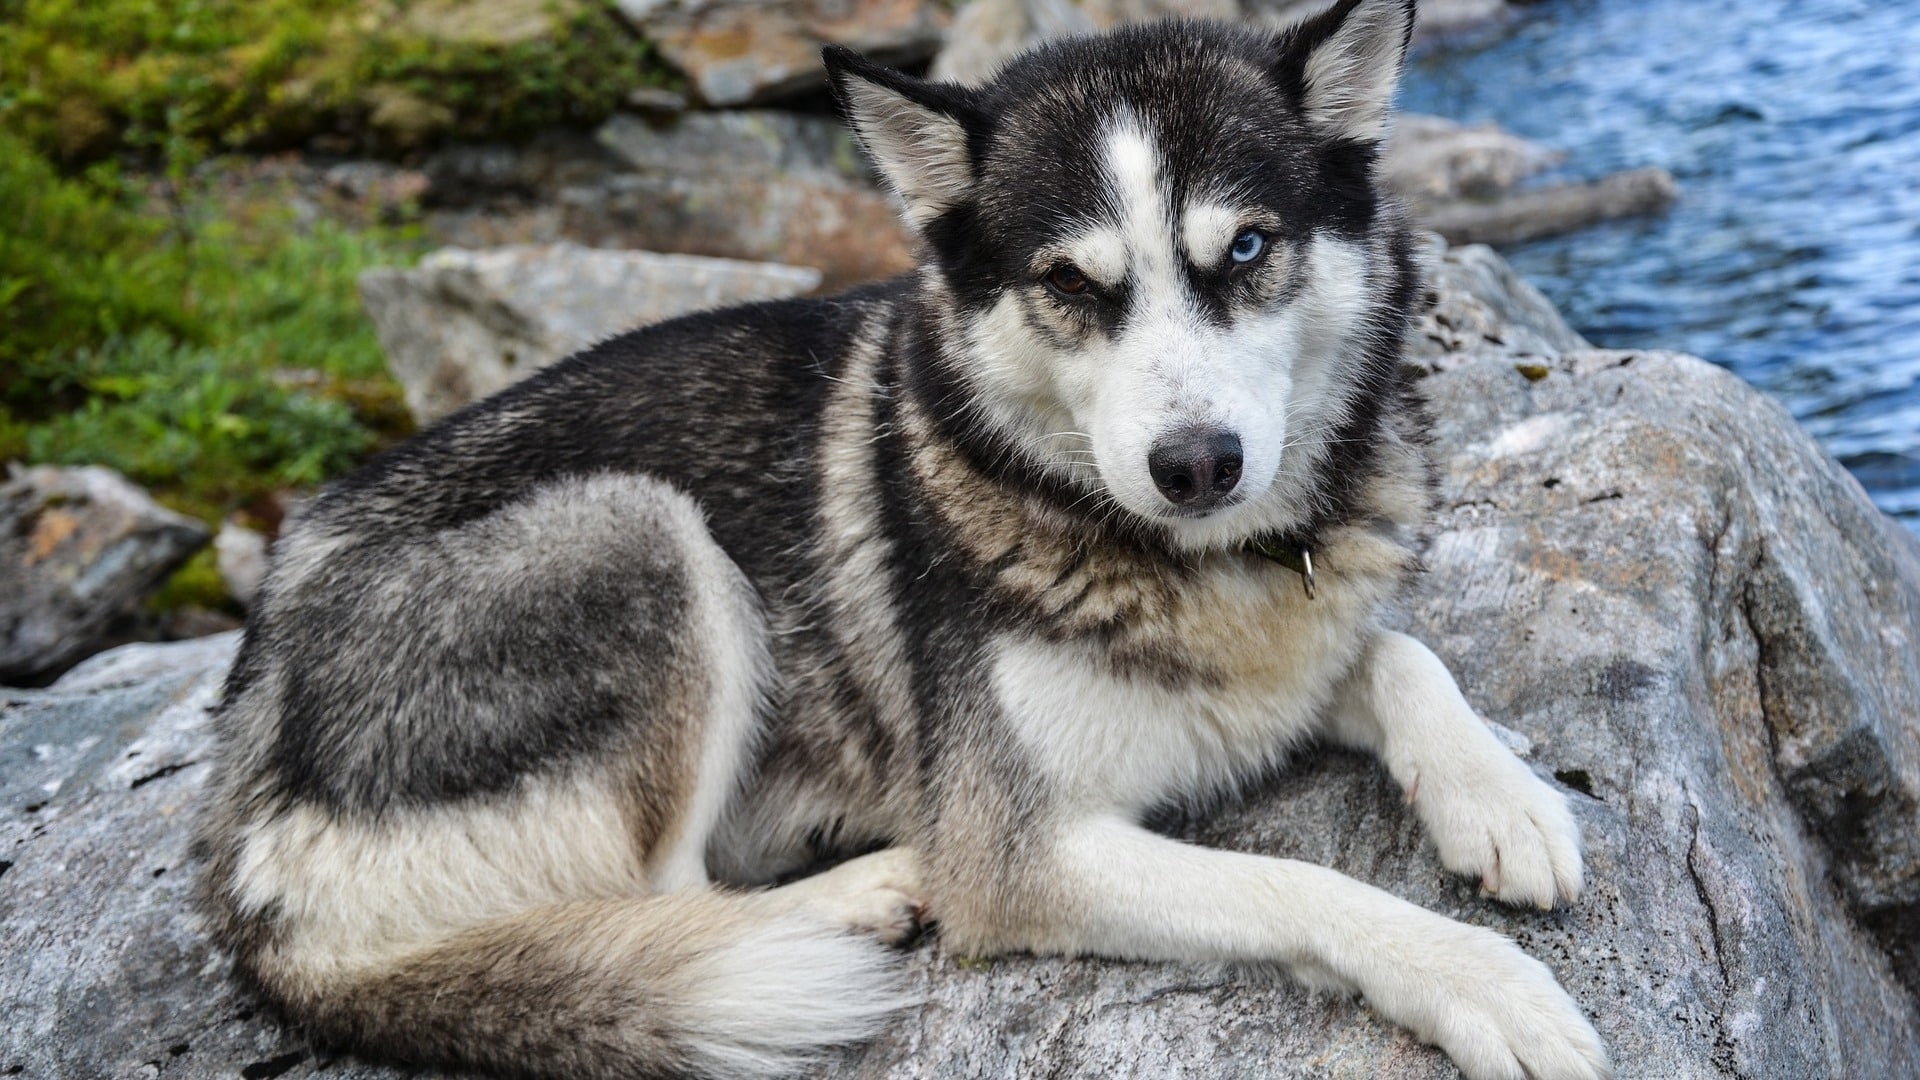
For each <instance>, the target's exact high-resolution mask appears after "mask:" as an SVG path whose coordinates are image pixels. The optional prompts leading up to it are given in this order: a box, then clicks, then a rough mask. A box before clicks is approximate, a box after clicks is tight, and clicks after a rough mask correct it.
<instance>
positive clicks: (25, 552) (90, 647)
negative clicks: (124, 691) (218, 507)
mask: <svg viewBox="0 0 1920 1080" xmlns="http://www.w3.org/2000/svg"><path fill="white" fill-rule="evenodd" d="M208 535H209V534H208V532H207V529H206V526H204V525H202V524H200V523H199V522H198V521H195V520H193V519H192V518H189V517H186V516H185V515H182V514H176V513H174V512H173V511H171V510H168V509H167V508H166V507H164V506H161V505H160V504H159V503H156V502H154V501H153V499H152V498H151V497H149V496H148V495H147V493H146V492H144V491H142V490H140V488H139V487H137V486H135V485H134V484H133V483H131V482H130V481H128V480H127V478H126V477H124V476H121V475H120V474H119V473H117V472H114V471H113V470H112V469H105V468H100V467H98V466H88V467H84V468H75V469H62V468H55V467H52V466H44V465H43V466H38V467H35V468H30V469H23V468H17V467H11V468H10V475H9V477H8V479H7V481H6V482H5V483H4V484H0V683H11V682H27V681H33V680H38V679H41V678H44V677H47V676H50V675H52V674H54V673H57V672H59V671H61V670H63V669H64V668H66V667H68V666H69V665H71V664H73V663H74V662H75V661H78V660H80V659H81V658H83V657H86V656H88V655H90V654H92V653H94V652H97V651H98V650H100V649H101V648H104V647H105V646H106V645H107V644H108V643H109V642H110V641H111V640H112V638H113V637H114V636H115V632H116V623H118V622H119V621H120V620H122V619H124V618H125V617H126V616H129V615H131V614H133V613H134V611H135V610H136V609H137V608H138V607H139V605H140V601H142V600H144V599H145V598H146V596H147V594H148V593H149V592H151V591H153V589H154V588H155V587H157V586H158V585H159V584H160V583H161V582H162V581H164V580H165V579H166V577H167V575H168V574H171V573H172V572H173V571H174V570H175V569H177V568H178V567H179V566H180V564H181V563H183V562H185V561H186V560H187V558H188V557H189V556H191V555H192V554H193V553H194V552H195V551H198V550H199V549H200V547H201V546H202V545H203V544H205V543H206V542H207V538H208ZM120 640H122V641H124V640H126V639H125V638H121V639H120Z"/></svg>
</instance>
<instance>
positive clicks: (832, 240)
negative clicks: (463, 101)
mask: <svg viewBox="0 0 1920 1080" xmlns="http://www.w3.org/2000/svg"><path fill="white" fill-rule="evenodd" d="M426 172H427V175H428V176H429V177H431V179H432V190H433V192H434V198H435V200H436V201H437V202H438V203H439V204H440V205H439V206H438V207H437V208H436V209H435V210H433V211H432V212H431V214H430V215H429V217H428V222H427V224H428V230H429V231H430V232H431V233H432V234H433V235H434V237H435V238H436V239H438V240H440V241H441V242H443V243H447V244H451V245H455V246H462V247H494V246H499V245H502V244H527V243H551V242H553V241H556V240H560V239H571V240H576V241H580V242H584V243H591V244H593V245H594V246H597V247H622V248H636V249H641V250H646V251H673V252H682V253H686V254H692V255H709V256H713V257H716V258H727V259H745V260H751V261H756V262H776V263H784V264H787V265H792V266H811V267H815V268H817V269H819V270H820V271H821V273H822V275H823V278H822V284H823V286H824V287H826V288H831V289H837V288H842V287H845V286H848V285H853V284H857V283H859V282H863V281H872V280H875V279H878V278H884V277H891V276H893V275H895V274H900V273H904V272H906V271H907V270H910V269H912V268H913V265H914V258H913V250H914V240H913V238H912V236H911V235H910V234H909V233H908V232H907V230H906V229H905V227H903V226H902V225H901V224H900V219H899V215H898V214H897V212H896V211H895V210H894V207H893V204H892V203H891V202H890V201H889V200H888V198H887V196H886V195H885V194H883V193H882V192H881V191H880V189H879V188H878V187H877V186H876V183H875V181H874V179H873V177H872V175H871V173H870V172H869V170H868V168H867V164H866V159H865V158H864V157H863V156H862V155H861V154H860V152H859V150H858V148H857V147H856V146H855V144H854V141H853V137H852V136H851V135H850V134H849V133H848V132H847V129H846V126H845V125H844V124H841V123H840V122H839V121H838V120H835V119H832V118H830V117H824V116H811V115H806V114H801V113H790V112H778V111H773V110H763V109H743V110H735V111H728V112H693V113H684V114H680V115H677V116H661V117H656V118H655V119H652V120H643V119H641V118H639V117H637V116H631V115H616V116H615V117H614V118H613V119H611V120H609V121H608V122H607V123H606V124H604V125H602V126H601V128H600V130H599V131H598V132H597V133H596V135H595V138H594V140H586V139H583V138H568V137H562V136H558V135H555V136H550V137H543V138H541V139H539V140H536V141H535V142H534V143H533V144H531V145H529V146H526V147H508V146H468V147H456V148H452V149H449V150H447V151H444V152H442V153H439V154H436V155H434V156H433V157H432V158H431V159H429V160H428V162H427V165H426Z"/></svg>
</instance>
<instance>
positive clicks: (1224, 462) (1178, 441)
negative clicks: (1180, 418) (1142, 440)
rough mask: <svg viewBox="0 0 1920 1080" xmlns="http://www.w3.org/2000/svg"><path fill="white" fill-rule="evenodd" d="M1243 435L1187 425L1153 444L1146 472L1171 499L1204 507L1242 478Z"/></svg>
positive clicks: (1187, 506) (1178, 503)
mask: <svg viewBox="0 0 1920 1080" xmlns="http://www.w3.org/2000/svg"><path fill="white" fill-rule="evenodd" d="M1240 462H1241V458H1240V436H1238V435H1235V434H1234V433H1233V432H1231V431H1220V430H1217V429H1215V430H1205V429H1200V428H1187V429H1183V430H1181V431H1176V432H1174V433H1173V434H1172V435H1169V436H1168V437H1166V438H1164V439H1161V440H1160V441H1159V442H1157V443H1154V444H1153V449H1151V450H1149V451H1147V472H1148V473H1150V474H1152V476H1153V483H1154V486H1155V487H1158V488H1159V489H1160V494H1162V495H1164V496H1166V499H1167V501H1168V502H1170V503H1172V504H1173V505H1175V506H1178V507H1180V508H1181V509H1184V510H1205V509H1207V508H1209V507H1211V506H1213V505H1214V504H1215V503H1218V502H1219V501H1220V500H1222V499H1224V498H1226V495H1227V492H1229V491H1232V490H1233V485H1235V484H1237V483H1239V482H1240Z"/></svg>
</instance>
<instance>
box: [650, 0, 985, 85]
mask: <svg viewBox="0 0 1920 1080" xmlns="http://www.w3.org/2000/svg"><path fill="white" fill-rule="evenodd" d="M618 6H619V8H620V12H621V14H623V15H625V16H626V17H627V20H628V21H629V22H631V23H633V25H634V26H635V27H636V28H638V29H639V31H640V32H641V33H642V34H644V35H646V37H647V39H648V40H649V41H651V42H653V43H654V45H655V46H656V47H658V48H659V50H660V54H661V55H662V56H664V57H666V58H667V60H668V61H669V62H670V63H672V64H673V65H674V66H675V67H678V68H679V69H680V70H682V71H684V72H686V74H687V80H688V82H690V83H691V84H692V86H693V89H694V90H695V91H696V92H697V93H698V94H699V95H700V98H701V99H702V100H703V101H705V102H706V103H707V104H709V105H746V104H750V103H752V102H758V101H768V100H771V99H774V98H779V97H786V96H790V95H792V94H795V93H798V92H802V91H807V90H816V89H819V88H820V87H822V86H825V85H826V73H825V72H824V71H823V70H821V67H820V47H821V46H822V45H826V44H828V43H830V42H833V43H838V44H841V45H845V46H847V47H848V48H851V49H857V50H859V51H860V52H863V53H867V54H869V55H871V56H873V57H875V58H877V59H882V60H886V61H888V62H891V63H912V62H914V61H918V60H924V59H926V58H927V57H930V56H932V55H933V53H934V50H936V49H938V48H939V47H940V39H941V35H942V33H943V32H944V31H945V30H946V28H947V24H948V22H949V21H950V18H949V16H948V14H947V9H946V7H945V6H944V5H942V4H940V3H937V2H935V0H618Z"/></svg>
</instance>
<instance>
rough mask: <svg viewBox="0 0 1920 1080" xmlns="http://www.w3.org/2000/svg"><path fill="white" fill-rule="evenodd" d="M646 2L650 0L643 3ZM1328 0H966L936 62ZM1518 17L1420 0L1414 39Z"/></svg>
mask: <svg viewBox="0 0 1920 1080" xmlns="http://www.w3.org/2000/svg"><path fill="white" fill-rule="evenodd" d="M639 2H642V3H644V2H646V0H639ZM1330 3H1331V0H967V3H965V4H963V5H962V6H961V7H960V9H959V10H958V11H956V12H955V13H954V16H953V27H952V29H950V30H949V31H948V32H947V39H946V43H945V44H944V45H943V46H942V47H941V49H940V53H939V55H938V56H936V57H935V58H934V61H933V67H932V70H931V74H932V75H933V77H935V78H938V79H952V80H955V81H957V82H963V83H980V82H984V81H985V80H986V79H987V78H989V77H990V76H992V74H993V72H994V71H995V70H996V69H998V68H999V67H1000V65H1001V64H1004V63H1005V62H1006V61H1007V60H1008V59H1009V58H1011V57H1013V56H1015V55H1017V54H1018V53H1021V52H1024V51H1025V50H1027V49H1030V48H1032V47H1033V46H1035V45H1038V44H1040V43H1041V42H1044V41H1051V40H1053V39H1054V38H1060V37H1070V36H1073V35H1075V34H1088V33H1094V32H1096V31H1100V30H1108V29H1111V28H1113V27H1115V26H1118V25H1120V24H1121V23H1129V22H1145V21H1148V20H1150V19H1159V18H1167V17H1184V18H1196V19H1225V20H1235V19H1241V18H1245V19H1248V20H1250V21H1252V22H1255V23H1259V24H1262V25H1267V26H1276V27H1278V26H1288V25H1291V24H1293V23H1296V22H1298V21H1300V20H1301V19H1303V18H1306V17H1307V16H1309V15H1312V14H1313V13H1315V12H1317V11H1320V10H1322V9H1324V8H1326V7H1328V6H1330ZM1512 13H1513V7H1512V5H1510V4H1508V3H1507V2H1506V0H1420V8H1419V17H1418V19H1417V20H1416V21H1415V23H1414V34H1415V35H1416V37H1417V38H1418V39H1420V40H1426V39H1431V38H1438V37H1450V36H1453V35H1456V34H1460V33H1463V32H1466V31H1472V30H1479V29H1483V28H1486V27H1489V26H1494V25H1496V24H1498V23H1500V22H1502V21H1504V20H1505V19H1507V18H1508V17H1509V16H1511V15H1512Z"/></svg>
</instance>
